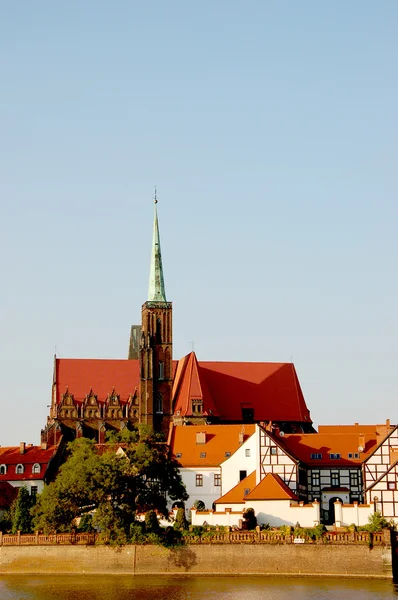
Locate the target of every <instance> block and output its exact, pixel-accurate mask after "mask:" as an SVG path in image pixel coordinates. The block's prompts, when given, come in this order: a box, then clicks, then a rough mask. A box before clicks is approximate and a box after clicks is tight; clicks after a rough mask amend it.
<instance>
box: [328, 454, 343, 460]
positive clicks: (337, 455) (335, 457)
mask: <svg viewBox="0 0 398 600" xmlns="http://www.w3.org/2000/svg"><path fill="white" fill-rule="evenodd" d="M329 457H330V458H331V459H333V460H337V459H339V458H341V454H338V453H337V454H336V453H334V454H329Z"/></svg>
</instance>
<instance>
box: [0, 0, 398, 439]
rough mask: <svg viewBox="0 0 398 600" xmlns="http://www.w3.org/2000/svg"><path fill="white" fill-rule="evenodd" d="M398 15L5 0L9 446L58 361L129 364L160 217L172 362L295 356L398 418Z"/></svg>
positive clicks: (331, 387) (354, 5)
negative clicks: (192, 355) (191, 355)
mask: <svg viewBox="0 0 398 600" xmlns="http://www.w3.org/2000/svg"><path fill="white" fill-rule="evenodd" d="M397 28H398V3H397V2H396V0H379V1H378V2H374V1H373V0H372V1H368V0H351V1H349V2H347V1H346V0H344V1H343V0H334V1H331V0H330V1H324V2H319V1H318V0H316V1H315V0H314V1H306V0H302V1H300V2H296V1H295V0H290V1H286V0H285V1H284V0H275V1H267V0H262V1H260V0H258V1H247V0H246V1H243V0H240V1H233V0H228V1H226V0H225V1H221V0H220V1H216V2H214V1H210V0H203V1H201V2H187V1H186V0H179V1H171V2H164V1H163V0H159V1H152V2H150V1H149V2H138V1H127V0H125V1H123V0H118V1H116V2H105V1H100V0H96V1H94V0H92V1H87V2H80V1H70V0H69V1H68V2H53V1H50V0H48V1H41V0H37V1H36V2H31V1H30V0H25V1H22V0H21V1H19V2H3V3H2V4H1V9H0V78H1V79H0V81H1V93H0V199H1V224H0V227H1V253H0V268H1V275H2V277H1V281H2V294H1V305H0V306H1V311H0V345H1V346H0V375H1V399H0V402H1V416H0V419H1V423H0V444H1V445H3V446H4V445H8V444H17V443H18V442H19V441H20V440H25V441H27V442H33V443H37V442H38V441H39V436H40V429H41V427H43V426H44V424H45V421H46V416H47V413H48V408H47V405H48V404H50V392H51V381H52V367H53V354H54V349H55V347H56V348H57V354H58V355H59V356H61V357H98V358H99V357H115V358H123V357H126V356H127V350H128V338H129V329H130V325H131V324H132V323H139V322H140V310H141V304H142V303H143V302H144V301H145V300H146V295H147V285H148V277H149V259H150V245H151V236H152V218H153V202H152V198H153V188H154V185H155V184H156V186H157V188H158V198H159V205H158V206H159V220H160V228H161V229H160V231H161V240H162V251H163V261H164V269H165V281H166V291H167V295H168V299H169V300H172V301H173V303H174V357H175V358H179V357H181V356H183V355H184V354H186V353H187V352H189V351H190V350H191V340H195V350H196V352H197V355H198V358H199V359H201V360H242V361H290V360H291V359H293V362H294V363H295V365H296V369H297V372H298V376H299V379H300V382H301V385H302V388H303V392H304V395H305V398H306V401H307V404H308V406H309V408H310V410H311V414H312V417H313V419H314V422H315V423H317V424H319V423H350V422H354V421H360V422H364V423H365V422H370V423H372V422H373V423H374V422H383V421H384V420H385V419H386V418H388V417H389V418H391V420H392V422H394V423H396V422H397V421H398V416H397V410H396V406H397V394H398V370H397V361H398V351H397V334H398V326H397V305H398V284H397V254H398V242H397V223H398V208H397V187H398V186H397V174H398V168H397V129H398V127H397V123H398V119H397V105H398V98H397V96H398V94H397V91H398V83H397V82H398V78H397V51H398V37H397Z"/></svg>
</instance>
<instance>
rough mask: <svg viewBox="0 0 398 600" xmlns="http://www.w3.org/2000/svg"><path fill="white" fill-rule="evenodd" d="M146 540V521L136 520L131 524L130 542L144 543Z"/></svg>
mask: <svg viewBox="0 0 398 600" xmlns="http://www.w3.org/2000/svg"><path fill="white" fill-rule="evenodd" d="M145 540H146V538H145V523H144V522H143V521H135V522H134V523H132V524H131V525H130V542H131V543H132V544H143V543H144V542H145Z"/></svg>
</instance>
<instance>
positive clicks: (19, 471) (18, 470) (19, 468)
mask: <svg viewBox="0 0 398 600" xmlns="http://www.w3.org/2000/svg"><path fill="white" fill-rule="evenodd" d="M23 471H24V468H23V465H17V466H16V467H15V473H16V474H17V475H22V473H23Z"/></svg>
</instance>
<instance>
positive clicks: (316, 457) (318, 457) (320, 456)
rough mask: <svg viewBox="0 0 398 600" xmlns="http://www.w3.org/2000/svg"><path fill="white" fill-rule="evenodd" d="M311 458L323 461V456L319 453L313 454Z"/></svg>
mask: <svg viewBox="0 0 398 600" xmlns="http://www.w3.org/2000/svg"><path fill="white" fill-rule="evenodd" d="M311 458H312V459H313V460H320V459H322V454H320V453H319V452H316V453H313V454H311Z"/></svg>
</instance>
